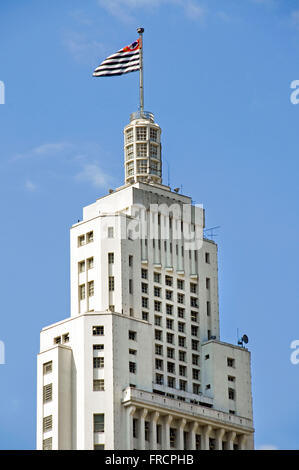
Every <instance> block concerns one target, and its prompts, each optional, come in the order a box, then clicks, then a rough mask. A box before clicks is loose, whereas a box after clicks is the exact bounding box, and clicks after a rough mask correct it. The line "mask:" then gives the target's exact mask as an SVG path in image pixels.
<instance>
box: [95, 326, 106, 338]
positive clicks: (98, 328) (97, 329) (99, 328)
mask: <svg viewBox="0 0 299 470" xmlns="http://www.w3.org/2000/svg"><path fill="white" fill-rule="evenodd" d="M92 334H93V336H103V335H104V327H103V326H93V327H92Z"/></svg>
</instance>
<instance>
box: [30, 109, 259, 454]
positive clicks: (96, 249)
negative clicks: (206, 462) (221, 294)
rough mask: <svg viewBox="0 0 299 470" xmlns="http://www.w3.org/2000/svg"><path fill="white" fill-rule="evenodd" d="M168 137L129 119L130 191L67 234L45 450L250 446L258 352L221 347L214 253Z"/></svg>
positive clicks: (41, 426)
mask: <svg viewBox="0 0 299 470" xmlns="http://www.w3.org/2000/svg"><path fill="white" fill-rule="evenodd" d="M151 129H154V130H156V132H153V131H151ZM128 132H129V135H128V139H129V142H128V141H127V133H128ZM160 135H161V130H160V128H159V126H158V125H157V124H156V123H154V119H153V115H151V114H149V113H144V114H143V115H142V116H139V118H138V115H137V116H136V114H135V115H133V116H132V120H131V123H130V124H129V125H128V126H126V128H125V174H126V177H125V178H126V184H125V186H122V187H120V188H118V189H117V190H115V191H114V192H112V193H110V194H109V195H107V196H105V197H103V198H100V199H98V200H97V201H96V202H95V203H93V204H91V205H89V206H87V207H85V208H84V209H83V220H82V222H79V223H77V224H75V225H74V226H73V227H72V228H71V238H70V244H71V316H70V318H67V319H66V320H63V321H61V322H59V323H56V324H54V325H50V326H48V327H46V328H44V329H43V330H42V332H41V344H40V353H39V355H38V383H37V448H38V449H43V448H44V449H50V448H52V449H99V450H100V449H103V448H105V449H153V450H155V449H165V450H167V449H252V448H253V432H254V429H253V418H252V399H251V372H250V353H249V351H248V350H247V349H245V348H242V347H239V346H234V345H231V344H226V343H223V342H221V341H220V333H219V309H218V262H217V245H216V244H215V243H214V242H213V241H211V240H207V239H203V238H202V231H203V228H204V211H203V209H202V208H200V207H195V206H193V205H192V201H191V198H189V197H187V196H183V195H181V194H179V193H178V192H173V191H171V190H170V188H169V187H167V186H164V185H162V183H161V144H160ZM142 140H144V142H145V144H146V147H145V146H144V147H143V149H144V152H148V153H147V154H146V155H145V154H144V155H143V157H142V158H143V160H148V162H149V163H147V166H146V165H144V166H143V167H140V166H138V167H137V162H138V160H139V159H140V158H141V157H140V156H139V154H138V150H137V144H139V143H140V142H141V143H142ZM152 140H154V142H152ZM128 145H133V157H132V158H131V159H129V160H130V161H133V163H134V164H133V165H131V166H130V168H131V169H132V168H133V171H132V172H131V173H130V174H129V173H128V168H127V165H128V158H127V148H128ZM151 145H154V146H156V147H157V153H156V150H153V149H152V152H153V153H154V157H158V158H157V160H158V159H160V162H158V163H157V164H158V166H156V165H154V166H152V164H151V163H150V161H151V158H152V157H153V155H151V150H150V146H151ZM146 149H147V150H146ZM154 160H155V158H154ZM130 161H129V163H130ZM140 168H143V170H142V171H145V169H146V173H143V174H142V173H140ZM157 168H158V170H159V172H160V173H159V174H158V173H157ZM194 234H195V235H194ZM192 237H193V238H192Z"/></svg>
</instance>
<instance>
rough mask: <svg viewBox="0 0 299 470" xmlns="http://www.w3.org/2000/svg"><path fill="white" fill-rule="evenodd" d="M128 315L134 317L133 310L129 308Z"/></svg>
mask: <svg viewBox="0 0 299 470" xmlns="http://www.w3.org/2000/svg"><path fill="white" fill-rule="evenodd" d="M130 317H134V310H133V309H132V308H130Z"/></svg>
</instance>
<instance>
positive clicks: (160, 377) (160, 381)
mask: <svg viewBox="0 0 299 470" xmlns="http://www.w3.org/2000/svg"><path fill="white" fill-rule="evenodd" d="M163 383H164V375H162V374H156V384H158V385H163Z"/></svg>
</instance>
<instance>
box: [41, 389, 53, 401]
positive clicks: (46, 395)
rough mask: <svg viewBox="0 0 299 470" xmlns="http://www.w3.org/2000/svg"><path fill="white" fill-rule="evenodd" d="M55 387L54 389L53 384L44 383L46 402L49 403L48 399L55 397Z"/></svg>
mask: <svg viewBox="0 0 299 470" xmlns="http://www.w3.org/2000/svg"><path fill="white" fill-rule="evenodd" d="M52 392H53V389H52V384H47V385H44V387H43V401H44V403H47V402H48V401H51V400H52V398H53V393H52Z"/></svg>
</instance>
